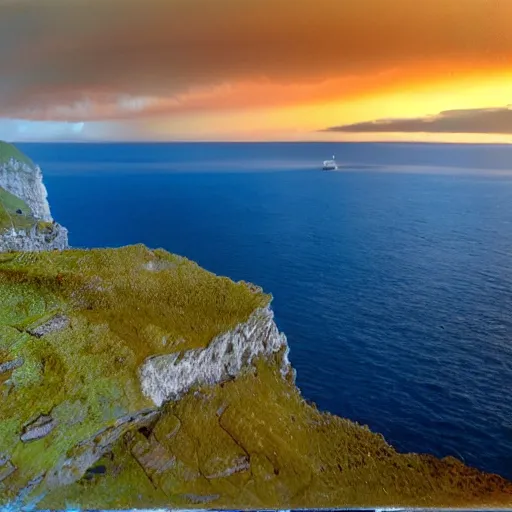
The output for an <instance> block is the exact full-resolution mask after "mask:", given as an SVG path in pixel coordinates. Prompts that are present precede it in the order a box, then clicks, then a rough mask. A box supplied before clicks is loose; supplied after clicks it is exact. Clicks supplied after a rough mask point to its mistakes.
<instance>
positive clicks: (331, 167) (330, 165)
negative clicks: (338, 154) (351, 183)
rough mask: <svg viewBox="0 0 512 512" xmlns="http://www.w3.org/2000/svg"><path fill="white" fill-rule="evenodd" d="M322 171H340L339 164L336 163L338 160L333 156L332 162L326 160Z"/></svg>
mask: <svg viewBox="0 0 512 512" xmlns="http://www.w3.org/2000/svg"><path fill="white" fill-rule="evenodd" d="M322 169H323V170H324V171H336V170H338V164H337V163H336V159H335V157H334V155H333V157H332V160H324V163H323V167H322Z"/></svg>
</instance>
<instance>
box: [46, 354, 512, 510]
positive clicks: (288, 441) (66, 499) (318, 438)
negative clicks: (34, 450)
mask: <svg viewBox="0 0 512 512" xmlns="http://www.w3.org/2000/svg"><path fill="white" fill-rule="evenodd" d="M144 443H145V444H146V445H147V450H148V453H149V454H150V455H151V454H153V455H152V456H151V457H148V461H155V460H156V459H157V458H160V461H161V463H162V465H164V464H165V461H166V460H167V459H166V454H167V458H172V457H174V458H175V462H174V463H173V464H172V465H171V466H172V467H171V468H170V469H167V470H165V471H162V472H158V471H157V470H155V468H154V467H153V468H151V467H150V466H151V463H150V462H147V464H148V467H146V468H145V471H142V472H141V467H142V466H141V464H138V463H135V462H136V461H135V458H134V457H133V456H132V455H131V453H133V452H134V449H135V447H137V446H139V445H141V444H144ZM155 446H157V447H158V449H157V448H155ZM151 447H152V448H151ZM151 450H152V451H151ZM244 456H245V457H246V458H247V460H248V461H249V462H250V467H249V468H248V469H247V470H245V471H241V472H239V473H235V474H232V475H226V476H222V475H223V470H226V469H229V468H230V467H233V464H234V461H236V460H238V459H239V458H240V457H244ZM100 463H101V464H102V465H103V466H104V467H105V474H103V475H97V476H94V478H92V479H91V480H87V479H82V480H81V481H79V482H77V483H75V484H73V485H70V486H68V487H64V488H61V489H59V490H57V491H55V492H53V493H51V494H49V495H48V496H47V497H46V499H45V501H44V502H43V503H42V505H44V506H46V507H63V506H65V505H68V506H73V505H78V504H80V505H81V506H82V507H87V508H99V507H102V506H107V507H117V508H129V507H130V506H133V504H134V503H136V504H137V506H141V505H140V504H141V503H144V506H173V507H179V508H191V507H193V508H198V507H207V508H212V507H213V508H216V509H217V508H237V509H240V508H260V509H261V508H265V509H268V508H302V507H307V508H312V507H326V508H331V507H340V506H343V507H348V506H354V507H361V506H369V505H371V506H397V505H400V506H416V507H475V506H480V507H485V508H486V507H491V506H495V507H497V506H507V505H508V506H510V505H511V504H512V484H510V483H507V482H505V481H504V480H503V479H501V478H500V477H497V476H494V475H483V474H481V473H480V472H478V471H476V470H473V469H470V468H467V467H466V466H464V465H463V464H462V463H461V462H458V461H456V460H455V459H450V458H447V459H444V460H438V459H435V458H434V457H431V456H424V455H416V454H398V453H397V452H396V451H395V450H394V449H393V448H392V447H391V446H389V445H388V444H387V443H386V442H385V440H384V439H383V438H382V437H381V436H379V435H377V434H374V433H372V432H370V431H369V430H368V429H367V428H365V427H362V426H360V425H357V424H356V423H353V422H351V421H348V420H345V419H341V418H338V417H335V416H332V415H329V414H324V413H321V412H319V411H318V410H317V409H315V408H314V407H312V406H310V405H308V404H307V403H306V402H305V401H304V400H303V399H302V398H301V396H300V394H299V393H298V391H297V389H296V388H295V386H294V385H293V384H291V383H289V382H285V381H284V380H283V379H282V378H281V376H280V373H279V371H278V367H277V365H274V364H271V363H270V364H269V362H267V361H262V360H260V361H259V362H258V364H257V368H256V370H255V371H248V372H246V373H245V374H244V375H242V376H241V377H239V378H237V379H236V380H234V381H231V382H227V383H225V384H224V385H222V386H216V387H214V388H206V387H205V388H198V389H196V390H194V391H191V392H190V393H189V394H188V395H187V396H186V397H185V398H183V399H182V400H180V401H179V402H176V403H169V404H168V405H167V406H166V407H165V409H164V412H163V415H162V416H161V418H160V419H159V421H158V422H157V423H156V424H155V425H154V426H153V427H152V432H151V434H149V437H148V432H147V431H146V432H144V435H143V434H140V433H137V434H136V435H135V436H133V437H131V438H128V439H127V438H125V439H123V440H121V441H119V442H118V444H117V446H116V448H115V449H114V451H113V453H112V454H109V456H108V457H105V458H104V459H103V460H102V461H100ZM212 475H214V476H217V477H214V478H212ZM219 475H220V476H219ZM125 482H134V485H133V486H132V487H131V488H129V486H128V487H125V485H124V483H125ZM150 484H151V485H150ZM118 485H122V487H123V488H126V489H127V494H120V493H117V492H116V489H117V488H118V487H117V486H118ZM201 499H205V500H208V502H207V503H201ZM210 500H211V501H210Z"/></svg>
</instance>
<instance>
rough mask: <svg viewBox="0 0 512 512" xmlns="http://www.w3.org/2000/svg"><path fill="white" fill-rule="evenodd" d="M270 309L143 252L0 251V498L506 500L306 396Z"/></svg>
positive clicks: (102, 503)
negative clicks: (314, 403)
mask: <svg viewBox="0 0 512 512" xmlns="http://www.w3.org/2000/svg"><path fill="white" fill-rule="evenodd" d="M269 302H270V297H269V296H268V295H266V294H264V293H263V292H262V291H261V290H260V289H259V288H257V287H254V286H251V285H248V284H246V283H234V282H232V281H230V280H229V279H226V278H220V277H216V276H215V275H213V274H211V273H209V272H206V271H205V270H203V269H201V268H200V267H198V266H197V265H196V264H195V263H193V262H190V261H188V260H186V259H184V258H181V257H179V256H175V255H172V254H169V253H167V252H165V251H163V250H149V249H147V248H146V247H144V246H142V245H138V246H132V247H125V248H122V249H115V250H114V249H103V250H90V251H82V250H68V251H63V252H42V253H31V254H23V253H19V254H4V255H0V393H1V395H2V400H0V503H4V504H5V503H8V502H10V503H14V504H15V506H19V505H20V504H21V503H22V502H25V503H27V502H35V503H38V506H39V507H42V508H63V507H65V506H70V505H80V506H81V507H87V508H132V507H149V506H180V507H189V508H190V506H191V505H193V507H194V508H198V507H230V508H242V507H259V508H263V507H264V508H269V507H279V508H286V507H299V506H301V507H314V506H325V507H332V506H338V507H339V506H342V505H345V506H348V505H354V506H358V505H359V506H360V505H362V504H364V505H366V506H368V505H369V504H371V505H380V506H384V505H388V506H391V505H395V506H396V505H412V504H415V505H422V506H425V507H426V506H480V507H483V506H491V505H492V506H506V505H512V483H510V482H506V481H505V480H503V479H502V478H500V477H498V476H495V475H486V474H483V473H480V472H479V471H476V470H474V469H471V468H468V467H466V466H464V465H463V464H462V463H460V462H458V461H456V460H455V459H443V460H438V459H435V458H433V457H430V456H422V455H415V454H398V453H397V452H396V451H395V450H394V449H393V448H392V447H390V446H389V445H388V444H387V443H386V442H385V441H384V439H383V438H382V437H381V436H379V435H377V434H374V433H372V432H370V431H369V430H368V429H366V428H364V427H361V426H359V425H357V424H355V423H353V422H350V421H348V420H344V419H341V418H337V417H335V416H332V415H329V414H326V413H321V412H319V411H318V410H317V409H316V408H315V407H314V406H311V405H309V404H308V403H306V402H305V401H304V400H303V399H302V397H301V396H300V393H299V391H298V390H297V389H296V387H295V384H294V374H293V370H292V369H291V367H290V365H289V363H288V359H287V353H288V345H287V342H286V338H285V337H284V336H283V335H282V334H280V333H279V331H278V329H277V327H276V325H275V323H274V321H273V315H272V311H271V310H270V308H269Z"/></svg>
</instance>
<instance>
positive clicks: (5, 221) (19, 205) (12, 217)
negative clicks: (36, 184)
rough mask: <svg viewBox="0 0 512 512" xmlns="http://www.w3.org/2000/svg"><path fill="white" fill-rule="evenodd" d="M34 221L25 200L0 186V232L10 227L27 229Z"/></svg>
mask: <svg viewBox="0 0 512 512" xmlns="http://www.w3.org/2000/svg"><path fill="white" fill-rule="evenodd" d="M35 223H36V221H35V219H34V218H33V216H32V213H31V211H30V208H29V206H28V205H27V204H26V203H25V201H23V200H21V199H19V198H18V197H16V196H15V195H13V194H11V193H10V192H7V190H5V189H3V188H2V187H0V234H1V233H2V232H5V231H7V230H9V229H12V228H14V229H16V230H21V229H23V230H27V229H30V228H31V227H32V226H34V225H35Z"/></svg>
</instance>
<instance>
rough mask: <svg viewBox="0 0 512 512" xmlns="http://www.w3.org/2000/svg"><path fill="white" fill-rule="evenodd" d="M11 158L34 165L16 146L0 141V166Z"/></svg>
mask: <svg viewBox="0 0 512 512" xmlns="http://www.w3.org/2000/svg"><path fill="white" fill-rule="evenodd" d="M12 158H13V159H14V160H18V161H19V162H23V163H25V164H28V165H31V166H33V165H34V162H32V160H31V159H30V158H28V157H27V156H26V155H24V154H23V153H22V152H21V151H20V150H19V149H18V148H17V147H16V146H14V145H12V144H9V143H7V142H3V141H0V165H1V164H4V163H7V162H9V160H11V159H12Z"/></svg>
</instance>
